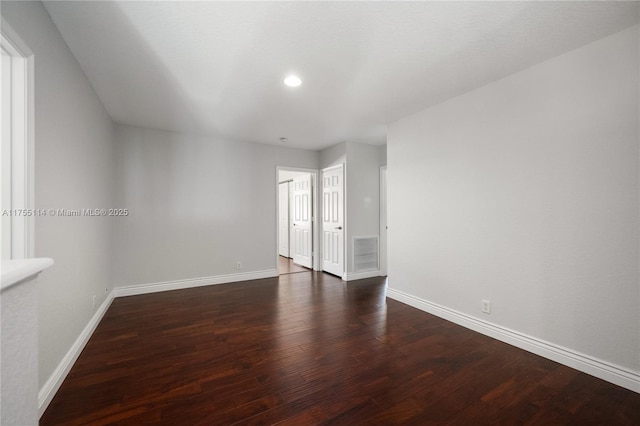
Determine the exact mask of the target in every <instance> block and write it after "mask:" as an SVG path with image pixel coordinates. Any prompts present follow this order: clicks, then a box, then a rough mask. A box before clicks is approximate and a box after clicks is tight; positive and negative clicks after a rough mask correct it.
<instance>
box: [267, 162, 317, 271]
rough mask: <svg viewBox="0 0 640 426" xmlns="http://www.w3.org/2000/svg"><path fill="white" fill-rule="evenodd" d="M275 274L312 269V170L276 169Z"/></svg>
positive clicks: (313, 267)
mask: <svg viewBox="0 0 640 426" xmlns="http://www.w3.org/2000/svg"><path fill="white" fill-rule="evenodd" d="M277 177H278V182H277V183H278V191H277V197H278V200H277V205H278V212H277V218H278V219H277V240H278V244H277V265H278V273H279V274H280V275H283V274H292V273H299V272H309V271H311V270H313V269H317V267H316V263H317V261H316V259H315V258H314V257H315V256H314V254H315V253H317V250H316V244H317V243H316V238H315V235H316V231H317V230H316V229H315V216H316V214H315V213H316V202H315V197H316V195H315V187H316V181H317V180H316V179H317V172H316V171H315V170H305V169H289V168H285V167H278V170H277Z"/></svg>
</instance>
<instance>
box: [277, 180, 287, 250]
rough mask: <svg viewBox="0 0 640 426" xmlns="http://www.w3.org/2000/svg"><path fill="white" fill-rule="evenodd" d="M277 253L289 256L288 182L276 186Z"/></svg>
mask: <svg viewBox="0 0 640 426" xmlns="http://www.w3.org/2000/svg"><path fill="white" fill-rule="evenodd" d="M278 254H279V255H280V256H284V257H289V182H282V183H281V184H280V185H279V186H278Z"/></svg>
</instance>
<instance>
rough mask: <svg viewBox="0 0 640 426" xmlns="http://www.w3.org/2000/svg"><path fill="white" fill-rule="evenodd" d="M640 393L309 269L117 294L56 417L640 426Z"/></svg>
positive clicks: (379, 289)
mask: <svg viewBox="0 0 640 426" xmlns="http://www.w3.org/2000/svg"><path fill="white" fill-rule="evenodd" d="M639 418H640V395H638V394H636V393H633V392H630V391H627V390H625V389H622V388H619V387H617V386H614V385H611V384H609V383H606V382H603V381H601V380H598V379H595V378H593V377H591V376H588V375H586V374H583V373H580V372H577V371H575V370H572V369H570V368H568V367H564V366H561V365H559V364H557V363H555V362H552V361H549V360H547V359H544V358H540V357H538V356H536V355H533V354H530V353H528V352H525V351H522V350H519V349H516V348H514V347H511V346H509V345H506V344H504V343H501V342H498V341H496V340H493V339H491V338H489V337H486V336H483V335H481V334H478V333H475V332H473V331H470V330H468V329H465V328H463V327H459V326H457V325H454V324H452V323H450V322H447V321H444V320H442V319H440V318H437V317H434V316H432V315H429V314H427V313H424V312H421V311H419V310H416V309H414V308H411V307H409V306H407V305H404V304H402V303H399V302H396V301H394V300H389V299H386V298H385V279H384V278H372V279H366V280H360V281H353V282H349V283H345V282H343V281H341V280H340V279H338V278H335V277H333V276H330V275H326V274H322V273H316V272H310V273H305V274H303V273H298V274H289V275H283V276H280V277H279V278H273V279H264V280H256V281H247V282H242V283H234V284H223V285H215V286H209V287H199V288H194V289H187V290H178V291H171V292H164V293H155V294H149V295H142V296H131V297H125V298H119V299H116V300H115V301H114V302H113V304H112V306H111V308H110V309H109V311H108V312H107V313H106V315H105V317H104V319H103V320H102V322H101V323H100V325H99V326H98V328H97V330H96V331H95V333H94V335H93V337H92V338H91V340H90V341H89V343H88V344H87V346H86V348H85V350H84V351H83V353H82V354H81V356H80V357H79V359H78V361H77V362H76V364H75V365H74V367H73V369H72V370H71V372H70V374H69V376H68V377H67V379H66V380H65V382H64V384H63V385H62V387H61V389H60V391H59V392H58V394H57V395H56V396H55V398H54V399H53V401H52V402H51V404H50V406H49V408H48V409H47V411H46V413H45V414H44V416H43V418H42V419H41V424H42V425H53V424H82V425H87V424H133V425H138V424H167V425H196V424H202V425H218V424H219V425H229V424H234V423H239V424H243V425H244V424H275V423H280V422H282V424H292V425H315V424H323V423H326V424H331V425H334V424H344V425H354V424H399V423H408V424H420V425H425V424H465V425H467V424H474V425H475V424H616V425H619V424H634V423H635V424H637V421H638V419H639Z"/></svg>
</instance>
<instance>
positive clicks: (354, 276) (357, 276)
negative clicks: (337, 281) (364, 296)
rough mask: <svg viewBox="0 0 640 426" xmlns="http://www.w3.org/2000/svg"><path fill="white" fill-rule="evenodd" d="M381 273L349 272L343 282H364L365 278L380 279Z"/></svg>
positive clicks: (376, 271)
mask: <svg viewBox="0 0 640 426" xmlns="http://www.w3.org/2000/svg"><path fill="white" fill-rule="evenodd" d="M379 276H380V271H379V270H378V269H376V270H373V271H366V272H347V273H345V274H344V275H343V276H342V280H343V281H354V280H362V279H365V278H373V277H379Z"/></svg>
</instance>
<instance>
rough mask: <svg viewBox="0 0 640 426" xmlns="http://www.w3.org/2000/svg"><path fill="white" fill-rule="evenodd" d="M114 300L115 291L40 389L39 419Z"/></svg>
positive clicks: (108, 296) (110, 294)
mask: <svg viewBox="0 0 640 426" xmlns="http://www.w3.org/2000/svg"><path fill="white" fill-rule="evenodd" d="M113 298H114V292H113V291H112V292H110V293H109V294H107V298H106V299H105V301H104V302H102V305H100V307H99V308H98V310H97V311H96V312H95V314H93V317H91V320H89V323H88V324H87V325H86V327H85V328H84V330H82V333H80V336H78V338H77V339H76V341H75V342H73V345H71V348H70V349H69V350H68V351H67V353H66V355H65V356H64V358H62V361H60V364H58V367H57V368H56V369H55V370H54V371H53V373H52V374H51V376H49V379H48V380H47V381H46V383H45V384H44V385H43V386H42V388H40V391H39V392H38V411H39V417H42V415H43V414H44V412H45V410H46V409H47V407H48V406H49V403H51V400H52V399H53V397H54V396H55V394H56V392H58V389H60V386H61V385H62V382H64V379H65V378H66V377H67V374H69V371H70V370H71V367H73V364H74V363H75V362H76V360H77V359H78V357H79V356H80V353H81V352H82V350H83V349H84V347H85V345H86V344H87V342H88V341H89V339H90V338H91V335H92V334H93V332H94V331H95V329H96V327H97V326H98V324H99V323H100V320H101V319H102V317H103V316H104V314H105V313H106V312H107V309H109V306H111V302H113Z"/></svg>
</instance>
